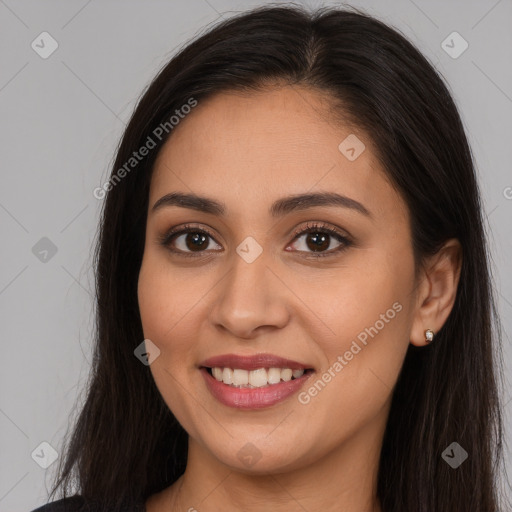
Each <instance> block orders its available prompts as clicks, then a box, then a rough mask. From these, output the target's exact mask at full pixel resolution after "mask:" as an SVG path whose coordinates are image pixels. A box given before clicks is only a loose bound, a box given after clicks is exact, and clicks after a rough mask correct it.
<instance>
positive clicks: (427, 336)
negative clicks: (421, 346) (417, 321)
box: [425, 329, 434, 343]
mask: <svg viewBox="0 0 512 512" xmlns="http://www.w3.org/2000/svg"><path fill="white" fill-rule="evenodd" d="M433 339H434V331H433V330H432V329H427V330H426V331H425V341H426V342H427V343H431V342H432V340H433Z"/></svg>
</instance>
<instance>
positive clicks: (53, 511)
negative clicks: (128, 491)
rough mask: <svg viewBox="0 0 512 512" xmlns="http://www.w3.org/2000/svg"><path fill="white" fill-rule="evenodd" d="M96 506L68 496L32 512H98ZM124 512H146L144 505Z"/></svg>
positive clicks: (77, 496) (80, 497)
mask: <svg viewBox="0 0 512 512" xmlns="http://www.w3.org/2000/svg"><path fill="white" fill-rule="evenodd" d="M98 510H99V508H98V507H97V506H94V505H91V504H88V503H86V502H85V500H84V498H83V497H82V496H80V495H78V494H77V495H75V496H70V497H69V498H62V499H60V500H58V501H54V502H52V503H47V504H46V505H43V506H42V507H39V508H36V509H35V510H33V511H32V512H98ZM126 512H146V507H145V505H144V504H141V505H138V506H136V507H135V508H132V509H131V510H126Z"/></svg>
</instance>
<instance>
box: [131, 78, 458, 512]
mask: <svg viewBox="0 0 512 512" xmlns="http://www.w3.org/2000/svg"><path fill="white" fill-rule="evenodd" d="M349 134H355V135H356V136H357V137H358V138H359V139H360V140H361V141H363V143H364V144H365V146H366V149H365V150H364V151H363V152H362V154H361V155H360V156H359V157H358V158H357V159H356V160H354V161H349V159H347V158H346V156H344V154H342V153H341V152H340V150H339V149H338V145H339V144H340V142H341V141H343V140H344V139H345V138H346V137H347V136H348V135H349ZM170 192H183V193H195V194H198V195H204V196H208V197H210V198H213V199H215V200H216V201H218V202H221V203H224V205H225V207H226V214H225V216H223V217H220V216H216V215H213V214H209V213H203V212H199V211H195V210H192V209H188V208H182V207H179V206H169V207H162V208H159V209H157V210H155V211H152V207H153V205H154V204H155V203H156V201H157V200H158V199H160V198H161V197H162V196H164V195H166V194H168V193H170ZM313 192H336V193H338V194H341V195H345V196H347V197H349V198H352V199H354V200H356V201H358V202H360V203H362V204H363V205H364V206H365V208H366V209H367V210H368V211H369V212H370V215H371V216H365V215H363V214H362V213H360V212H358V211H356V210H354V209H349V208H343V207H335V206H317V207H313V208H309V209H307V210H303V211H292V212H290V213H288V214H286V215H284V216H283V217H281V218H274V217H272V216H271V215H270V214H269V212H268V210H269V208H270V206H271V204H272V203H273V202H274V201H275V200H277V199H280V198H283V197H286V196H290V195H296V194H303V193H313ZM314 221H318V222H323V223H325V224H326V225H327V226H328V227H332V228H335V229H337V230H338V231H339V232H340V234H341V235H343V236H348V238H349V239H350V240H351V241H352V242H353V243H352V244H351V245H350V246H348V247H346V248H345V250H343V251H341V252H337V253H335V252H331V255H330V256H327V257H323V258H318V259H314V254H316V253H315V252H314V244H312V243H310V244H309V245H308V244H307V240H308V237H309V239H311V236H313V235H311V234H310V235H308V234H307V233H306V234H302V235H299V236H298V237H296V238H294V233H295V230H297V229H301V231H302V229H307V223H308V222H309V223H311V222H314ZM185 223H190V224H193V227H194V228H206V229H208V230H209V231H210V232H211V233H212V234H213V236H214V239H207V240H210V242H209V245H206V244H205V247H207V248H206V250H204V251H203V252H202V253H198V252H195V253H194V254H196V255H197V254H200V255H199V256H198V257H189V258H187V257H186V256H180V255H178V254H173V253H172V252H170V250H169V248H167V247H165V246H163V245H162V244H161V243H160V241H159V237H163V236H164V235H165V233H166V232H167V231H168V230H169V229H170V228H173V227H180V226H182V225H184V224H185ZM190 236H191V235H189V240H190ZM248 236H251V237H253V238H254V239H255V240H256V241H257V242H258V244H259V245H260V246H261V247H262V249H263V252H262V253H261V255H260V256H259V257H258V258H257V259H256V260H255V261H253V262H252V263H247V262H246V261H245V260H244V259H243V258H242V257H240V256H239V255H238V254H237V252H236V248H237V246H239V244H240V243H241V242H242V241H243V240H244V239H245V238H246V237H248ZM329 240H330V244H329V245H328V246H327V245H326V247H327V248H326V249H325V250H324V252H326V251H333V250H334V249H335V248H337V247H338V246H340V242H339V241H337V239H336V238H334V237H332V236H331V237H328V243H329ZM185 242H186V234H182V235H181V236H180V235H177V237H176V238H175V239H174V242H172V245H173V246H174V247H175V248H176V249H177V250H178V249H181V250H183V251H189V252H192V250H191V249H190V247H193V244H192V243H190V242H189V245H188V246H187V245H186V243H185ZM145 244H146V245H145V252H144V257H143V262H142V266H141V271H140V275H139V287H138V298H139V307H140V312H141V318H142V324H143V329H144V336H145V338H147V339H150V340H151V341H152V342H153V343H155V344H156V345H157V346H158V348H159V349H160V351H161V352H160V355H159V356H158V357H157V358H156V359H155V361H154V362H153V363H152V364H151V366H150V369H151V372H152V375H153V377H154V379H155V382H156V385H157V386H158V389H159V391H160V393H161V395H162V397H163V398H164V400H165V402H166V403H167V405H168V406H169V408H170V409H171V410H172V412H173V413H174V415H175V416H176V417H177V419H178V420H179V421H180V423H181V424H182V425H183V427H184V428H185V429H186V431H187V432H188V434H189V459H188V464H187V469H186V472H185V474H184V475H183V476H182V477H181V478H180V479H179V480H178V481H177V482H176V483H175V484H174V485H172V486H171V487H169V488H168V489H166V490H164V491H162V492H161V493H158V494H156V495H153V496H152V497H151V498H150V499H149V500H148V502H147V511H148V512H160V511H164V510H165V511H166V512H168V511H170V510H181V511H183V510H194V509H196V510H200V511H202V512H203V511H204V512H208V511H218V510H244V511H263V510H275V511H287V512H290V511H293V510H297V511H301V510H308V511H310V512H314V511H320V510H322V511H323V512H325V511H334V510H339V509H340V504H343V510H344V511H345V512H361V511H380V510H381V509H380V507H379V503H378V500H377V499H376V477H377V469H378V459H379V453H380V449H381V444H382V437H383V433H384V429H385V425H386V421H387V416H388V412H389V406H390V401H391V396H392V390H393V386H394V385H395V382H396V380H397V378H398V374H399V371H400V368H401V365H402V363H403V359H404V357H405V353H406V350H407V347H408V345H409V343H413V344H415V345H418V346H421V345H424V344H425V335H424V331H425V329H428V328H430V329H432V330H433V331H434V332H437V331H438V330H439V329H440V328H441V326H442V325H443V324H444V322H445V321H446V318H447V317H448V315H449V313H450V311H451V308H452V306H453V302H454V299H455V294H456V288H457V283H458V279H459V272H460V262H461V255H460V246H459V244H458V242H457V241H455V240H450V241H448V242H447V244H446V245H445V248H443V249H442V250H441V251H440V252H439V253H438V254H437V255H435V256H434V257H432V258H431V259H430V260H429V261H427V262H426V266H425V270H422V271H421V272H420V274H419V277H418V280H415V275H414V270H415V266H414V259H413V252H412V245H411V235H410V219H409V216H408V210H407V208H406V206H405V203H404V202H403V200H402V198H401V197H400V196H399V194H398V193H397V192H396V190H395V189H394V188H393V187H392V186H391V184H390V183H389V181H388V180H387V178H386V175H385V174H384V171H383V169H382V167H381V166H380V164H379V163H378V161H377V159H376V158H375V154H374V152H373V151H372V144H371V141H370V140H369V138H368V136H367V135H366V134H365V133H364V132H361V131H360V130H359V131H358V130H357V129H356V128H353V127H349V126H347V125H342V124H340V123H334V121H333V120H332V119H331V118H330V116H329V113H328V100H327V99H326V98H325V96H322V95H320V94H319V93H317V92H315V91H311V90H308V89H306V88H296V87H289V86H284V87H274V88H268V89H265V90H262V91H261V92H258V93H250V94H249V93H247V94H241V93H229V94H228V93H223V94H221V95H217V96H215V97H213V98H211V99H209V100H207V101H204V102H200V103H199V105H198V106H197V107H196V108H195V109H194V111H193V113H191V114H190V115H189V116H187V117H186V118H185V119H184V120H183V121H181V123H180V125H178V126H177V127H176V128H175V130H174V132H173V134H172V136H171V138H170V139H169V141H168V142H167V143H166V144H165V146H164V147H163V148H162V150H161V152H160V154H159V156H158V159H157V162H156V165H155V170H154V174H153V177H152V182H151V189H150V198H149V211H148V220H147V233H146V242H145ZM312 247H313V248H312ZM397 303H398V304H399V305H400V306H401V309H400V311H399V312H396V315H394V318H392V319H389V317H386V319H388V321H387V322H384V327H383V328H381V329H378V333H377V334H376V335H374V336H373V337H370V336H368V341H367V345H363V344H362V343H359V345H360V346H361V347H362V349H361V350H360V351H359V352H358V353H357V354H356V355H354V356H353V358H352V359H351V360H350V361H347V364H346V365H344V367H343V369H342V370H341V371H338V372H337V373H336V376H335V377H333V378H332V379H331V381H330V382H329V383H328V384H327V385H326V386H325V387H324V388H323V389H322V390H321V391H320V392H318V393H317V394H316V396H313V397H310V398H311V399H310V401H309V402H308V403H307V404H303V403H300V402H299V400H298V396H297V394H295V395H293V396H291V397H289V398H287V399H286V400H285V401H283V402H280V403H278V404H275V405H273V406H271V407H268V408H265V409H260V410H249V411H247V410H245V411H241V410H236V409H233V408H230V407H227V406H225V405H223V404H221V403H219V402H218V401H216V400H215V399H214V398H213V397H212V396H211V394H210V393H209V391H208V389H207V387H206V385H205V383H204V380H203V377H202V375H201V374H200V371H199V369H198V367H199V365H200V363H201V362H202V361H204V360H205V359H207V358H209V357H211V356H214V355H219V354H226V353H235V354H243V355H252V354H256V353H260V352H267V353H272V354H276V355H278V356H282V357H286V358H289V359H293V360H296V361H299V362H301V363H307V365H308V366H311V367H313V368H315V374H314V375H313V376H312V377H310V379H309V381H308V383H306V384H305V386H304V387H303V388H302V389H301V391H303V390H307V389H309V387H310V386H311V385H312V384H313V383H314V382H315V381H316V380H317V379H318V378H319V377H320V376H321V375H322V374H324V372H326V371H327V370H328V369H329V368H330V367H331V368H332V366H333V364H334V363H335V362H336V361H337V358H338V356H342V357H343V355H344V354H345V352H346V351H347V350H349V349H350V347H351V345H352V343H353V341H354V340H357V336H358V335H359V334H360V333H361V332H362V331H364V330H365V328H370V327H371V326H375V325H376V322H377V321H378V320H379V319H381V318H382V317H381V315H383V314H384V315H385V314H386V311H388V310H390V308H391V309H393V304H395V305H396V304H397ZM396 307H397V306H396ZM378 325H379V327H380V325H381V324H380V323H379V324H378ZM434 343H435V339H434ZM248 442H250V443H252V444H253V445H254V446H255V447H256V448H257V450H258V453H259V454H260V455H261V458H260V459H259V460H258V462H257V463H256V464H254V465H253V466H251V467H247V466H246V465H245V464H244V463H243V462H242V461H241V460H240V459H239V458H238V456H237V455H238V453H239V451H240V450H241V449H242V447H244V445H245V444H246V443H248Z"/></svg>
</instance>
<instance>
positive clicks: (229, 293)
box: [210, 254, 290, 339]
mask: <svg viewBox="0 0 512 512" xmlns="http://www.w3.org/2000/svg"><path fill="white" fill-rule="evenodd" d="M215 288H216V294H214V295H213V296H212V300H213V302H214V306H213V308H212V310H211V312H210V321H211V322H212V324H213V325H214V326H215V328H216V329H220V330H222V331H224V334H225V332H226V331H227V332H229V333H230V334H232V336H234V337H236V338H240V339H254V338H255V337H257V336H259V335H261V334H262V333H263V332H267V331H268V332H270V331H272V330H275V329H282V328H283V327H284V326H285V325H286V324H287V323H288V322H289V310H288V308H287V299H286V297H287V292H288V293H290V292H289V290H287V289H286V286H285V285H284V284H283V282H282V281H281V280H280V279H279V278H278V277H277V276H276V275H275V272H274V271H273V270H271V269H270V267H268V265H267V261H266V259H265V258H264V256H263V254H262V255H261V256H260V257H259V258H257V259H256V260H255V261H253V262H252V263H247V262H246V261H244V259H242V258H241V257H240V256H239V255H238V254H235V255H233V263H232V266H231V268H230V269H229V271H228V272H227V274H226V275H225V276H224V278H223V279H222V280H221V282H220V283H219V284H218V286H217V287H215Z"/></svg>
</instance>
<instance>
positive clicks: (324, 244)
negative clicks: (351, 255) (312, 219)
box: [290, 225, 352, 257]
mask: <svg viewBox="0 0 512 512" xmlns="http://www.w3.org/2000/svg"><path fill="white" fill-rule="evenodd" d="M350 245H352V242H351V241H350V240H349V239H348V238H347V237H345V236H343V235H342V234H341V233H338V231H336V230H334V229H332V228H329V227H325V226H323V225H310V226H307V229H305V230H302V231H299V232H298V233H296V235H295V238H294V242H293V244H292V245H291V246H290V247H293V248H294V249H295V250H297V251H298V252H303V253H306V255H307V256H308V257H311V256H312V257H321V256H331V255H334V254H336V253H339V252H340V251H343V250H344V249H346V248H348V247H349V246H350Z"/></svg>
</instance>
